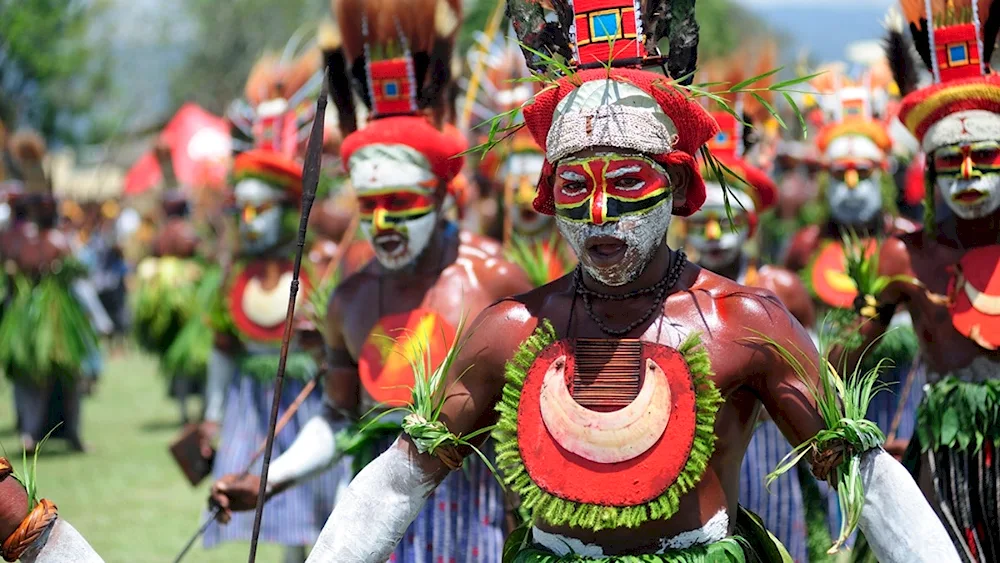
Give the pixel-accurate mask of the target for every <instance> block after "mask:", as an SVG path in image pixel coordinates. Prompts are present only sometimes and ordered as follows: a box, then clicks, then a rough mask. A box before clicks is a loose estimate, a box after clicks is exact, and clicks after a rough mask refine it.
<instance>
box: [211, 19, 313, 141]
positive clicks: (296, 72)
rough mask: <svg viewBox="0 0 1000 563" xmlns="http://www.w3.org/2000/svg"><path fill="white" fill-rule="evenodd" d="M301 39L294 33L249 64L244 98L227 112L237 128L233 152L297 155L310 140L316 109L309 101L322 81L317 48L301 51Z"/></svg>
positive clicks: (232, 105) (234, 103) (227, 115)
mask: <svg viewBox="0 0 1000 563" xmlns="http://www.w3.org/2000/svg"><path fill="white" fill-rule="evenodd" d="M300 42H301V36H299V35H296V36H295V37H293V38H292V39H291V40H289V42H288V44H287V45H286V46H285V49H284V51H283V52H282V53H280V54H278V53H266V54H264V55H263V56H261V57H260V58H259V59H258V60H257V62H256V63H254V65H253V67H252V68H251V70H250V74H249V76H248V77H247V81H246V86H245V87H244V89H243V95H244V99H242V100H237V101H235V102H233V104H231V105H230V107H229V110H228V111H227V112H226V117H227V118H228V119H229V121H230V123H231V124H232V125H233V127H234V128H235V129H236V131H235V132H234V133H235V134H234V147H236V149H237V152H242V151H241V150H240V149H242V150H248V149H251V148H254V149H259V150H267V151H274V152H277V153H280V154H282V155H284V156H286V157H288V158H295V156H296V155H297V154H298V152H299V148H300V147H301V146H302V145H303V144H304V143H305V141H306V139H307V138H308V136H309V128H310V125H311V124H312V121H313V117H314V116H315V113H316V108H315V104H313V103H312V100H313V98H314V97H315V95H316V93H317V92H318V91H319V89H320V86H321V84H322V80H323V75H322V71H321V65H322V63H323V57H322V54H321V52H320V50H319V49H318V48H316V47H315V46H311V47H307V48H305V49H300V48H299V47H300V45H299V43H300ZM297 51H299V52H298V53H297ZM246 140H249V141H250V142H249V144H247V143H246Z"/></svg>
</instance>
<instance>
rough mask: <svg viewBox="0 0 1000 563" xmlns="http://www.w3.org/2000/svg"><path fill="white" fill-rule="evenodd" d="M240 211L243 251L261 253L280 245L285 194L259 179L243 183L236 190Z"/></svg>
mask: <svg viewBox="0 0 1000 563" xmlns="http://www.w3.org/2000/svg"><path fill="white" fill-rule="evenodd" d="M233 195H234V197H235V199H236V205H237V207H238V208H239V212H240V218H239V233H240V250H241V252H243V253H244V254H262V253H264V252H267V251H268V250H271V249H273V248H274V247H276V246H277V245H278V243H279V242H281V214H282V211H283V209H282V205H281V203H282V200H283V199H284V195H285V194H284V192H283V191H281V190H280V189H278V188H275V187H273V186H271V185H269V184H267V183H266V182H264V181H261V180H258V179H256V178H246V179H244V180H240V181H239V182H238V183H237V184H236V187H235V188H233Z"/></svg>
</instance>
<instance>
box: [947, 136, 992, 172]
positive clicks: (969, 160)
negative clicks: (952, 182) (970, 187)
mask: <svg viewBox="0 0 1000 563" xmlns="http://www.w3.org/2000/svg"><path fill="white" fill-rule="evenodd" d="M998 171H1000V144H998V143H996V142H993V141H984V142H980V143H972V144H969V145H959V146H949V147H942V148H940V149H938V150H937V151H935V152H934V172H935V173H936V174H938V175H944V176H957V177H961V178H965V179H968V178H972V177H973V176H977V175H982V174H987V173H995V172H998ZM977 173H978V174H977Z"/></svg>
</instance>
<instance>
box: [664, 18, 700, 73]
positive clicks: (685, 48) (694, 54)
mask: <svg viewBox="0 0 1000 563" xmlns="http://www.w3.org/2000/svg"><path fill="white" fill-rule="evenodd" d="M694 5H695V0H680V1H675V2H673V5H672V14H671V17H670V53H669V54H668V59H667V70H668V71H669V72H670V76H671V78H674V79H681V78H683V79H684V80H682V81H681V84H682V85H685V86H686V85H689V84H691V82H692V80H693V79H694V71H695V69H696V68H697V66H698V32H699V27H698V20H696V19H695V16H694Z"/></svg>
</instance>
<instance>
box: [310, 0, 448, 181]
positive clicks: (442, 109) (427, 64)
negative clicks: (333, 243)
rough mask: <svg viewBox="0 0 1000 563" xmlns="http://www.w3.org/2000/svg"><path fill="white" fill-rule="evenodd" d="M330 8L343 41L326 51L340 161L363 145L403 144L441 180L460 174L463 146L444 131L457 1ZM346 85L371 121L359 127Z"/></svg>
mask: <svg viewBox="0 0 1000 563" xmlns="http://www.w3.org/2000/svg"><path fill="white" fill-rule="evenodd" d="M334 11H335V12H336V14H337V19H338V22H339V24H340V34H341V37H342V38H343V43H342V45H339V44H338V45H336V49H328V50H327V53H328V55H327V57H328V58H327V60H328V61H329V62H331V63H332V64H331V76H330V81H331V93H332V95H333V98H334V103H335V105H336V107H337V109H338V112H339V113H340V124H341V130H342V131H343V132H344V134H345V138H344V141H343V143H342V144H341V148H340V154H341V158H342V159H343V161H344V163H345V164H346V165H348V166H349V165H350V159H351V156H353V155H354V154H355V153H356V152H357V151H358V149H360V148H362V147H366V146H371V145H405V146H407V147H410V148H412V149H414V150H416V151H418V152H419V153H420V154H422V155H423V156H424V157H425V158H426V160H427V162H428V163H429V166H430V170H431V171H432V172H433V173H434V175H435V176H436V177H437V178H439V179H440V180H442V185H447V184H448V183H449V182H450V181H451V180H452V179H454V178H455V176H456V175H457V174H458V173H459V172H460V171H461V169H462V164H463V159H462V158H461V157H460V156H458V155H459V154H460V153H462V152H463V151H464V150H465V148H466V143H465V140H464V139H462V138H461V136H458V135H453V134H450V133H448V132H446V131H444V130H443V120H444V117H445V115H446V113H447V109H446V108H447V99H446V98H447V93H448V86H449V84H450V83H451V80H452V77H451V65H450V60H451V52H452V48H453V46H454V40H455V34H456V32H457V29H458V23H459V21H460V17H461V3H460V1H459V0H341V1H339V2H335V4H334ZM348 61H350V63H348ZM338 70H339V71H340V72H339V73H338ZM352 77H353V80H351V78H352ZM350 84H353V85H354V86H355V87H357V94H358V96H359V97H360V98H361V99H362V100H363V101H364V103H365V105H366V106H367V107H368V109H369V115H368V119H369V123H368V124H367V126H365V127H364V128H362V129H359V130H355V127H356V117H355V115H354V104H353V101H352V96H351V91H350Z"/></svg>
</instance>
